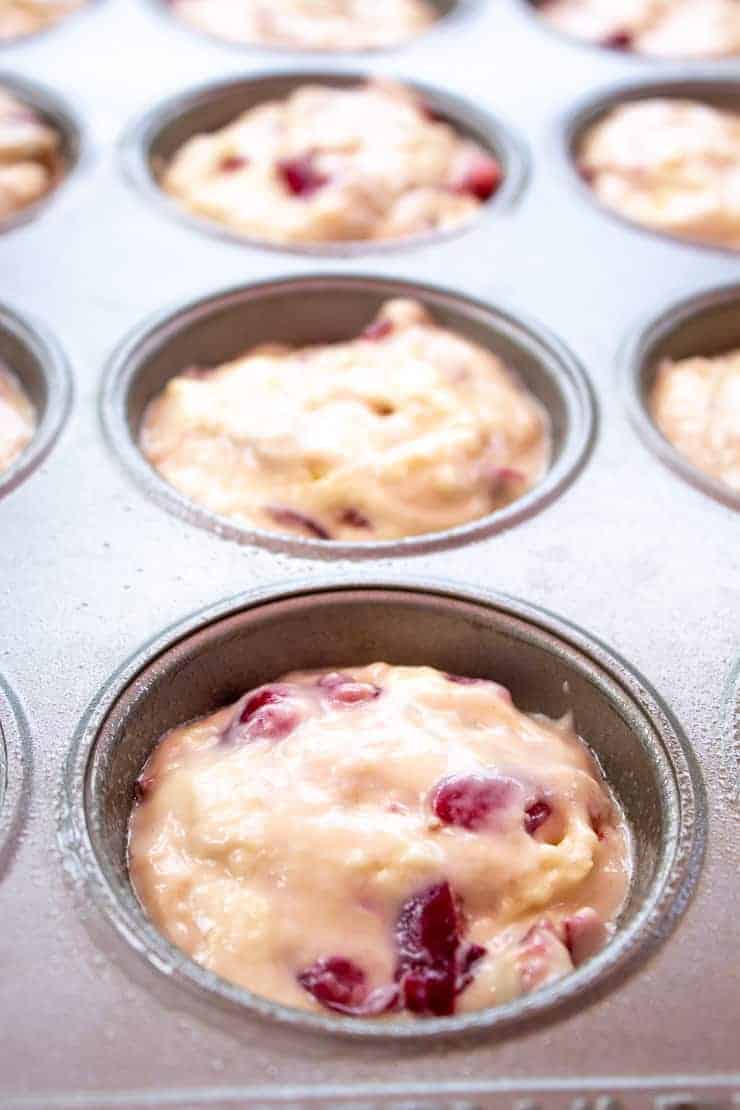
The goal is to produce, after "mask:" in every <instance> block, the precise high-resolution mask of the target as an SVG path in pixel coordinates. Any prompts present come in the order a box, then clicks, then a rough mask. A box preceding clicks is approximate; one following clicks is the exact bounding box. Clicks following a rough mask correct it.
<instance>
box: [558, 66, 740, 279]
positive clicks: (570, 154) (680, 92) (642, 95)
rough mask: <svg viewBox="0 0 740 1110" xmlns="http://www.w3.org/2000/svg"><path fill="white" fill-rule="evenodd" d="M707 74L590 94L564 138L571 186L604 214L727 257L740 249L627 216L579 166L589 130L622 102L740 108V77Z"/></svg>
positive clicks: (564, 127)
mask: <svg viewBox="0 0 740 1110" xmlns="http://www.w3.org/2000/svg"><path fill="white" fill-rule="evenodd" d="M681 73H683V71H681ZM704 73H705V74H706V75H698V76H696V77H692V78H685V77H683V76H681V75H680V74H677V75H676V76H675V77H671V78H668V79H665V80H659V81H652V80H651V81H640V82H630V83H629V84H620V85H615V86H611V87H609V88H607V89H605V90H604V91H602V92H600V93H598V94H597V95H596V96H595V97H594V96H589V97H588V99H585V100H582V101H580V102H579V103H578V104H576V106H575V107H574V108H572V109H571V110H570V111H569V112H568V114H567V115H566V117H565V118H564V120H563V121H562V122H561V123H560V125H559V128H558V130H559V143H560V147H561V152H562V154H563V156H564V159H565V162H566V166H567V170H568V177H569V179H570V182H571V185H574V186H575V187H576V189H577V191H578V193H579V195H580V196H582V197H584V198H587V199H588V200H589V202H590V203H591V204H592V205H593V206H594V207H595V208H597V209H598V211H599V212H601V213H602V214H603V215H605V216H607V217H609V218H610V219H611V220H613V221H616V222H617V223H618V224H621V225H622V226H623V227H626V228H630V229H631V230H632V231H633V232H636V233H639V234H643V235H648V236H649V237H650V238H653V239H656V238H657V239H662V240H663V241H667V242H670V243H675V244H678V245H679V246H681V247H683V248H684V249H686V248H689V249H692V250H701V251H712V252H719V253H720V254H721V255H724V256H726V257H727V256H729V257H731V258H740V252H738V251H737V250H735V249H734V248H732V247H726V246H722V244H720V243H709V242H707V241H706V240H703V239H694V238H689V237H688V236H682V235H674V234H673V233H672V232H670V231H663V230H661V229H660V228H653V227H649V226H648V225H647V224H640V223H638V222H637V221H636V220H632V219H630V218H629V217H628V216H625V215H622V213H621V212H618V211H616V209H613V208H609V207H607V205H605V204H603V203H602V202H601V201H600V200H599V198H598V197H597V196H596V194H595V192H594V191H593V189H592V188H591V186H590V185H589V184H588V182H586V181H584V180H583V178H582V176H581V174H580V173H579V171H578V152H579V150H580V147H581V144H582V142H583V139H584V138H585V136H586V133H587V132H588V131H589V130H590V128H592V127H593V126H594V125H595V124H597V123H599V122H600V121H601V120H602V119H604V117H605V116H606V115H607V113H608V112H610V111H611V110H612V109H613V108H618V107H620V106H621V105H622V104H632V103H635V102H636V101H639V100H651V99H654V98H664V99H669V100H671V99H673V100H698V101H700V102H702V103H704V104H708V105H710V106H711V107H714V108H720V109H727V110H731V111H736V112H740V80H732V79H730V78H722V77H716V76H713V75H712V74H710V73H707V72H706V69H705V70H704Z"/></svg>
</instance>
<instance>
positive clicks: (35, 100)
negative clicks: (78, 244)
mask: <svg viewBox="0 0 740 1110" xmlns="http://www.w3.org/2000/svg"><path fill="white" fill-rule="evenodd" d="M0 88H3V89H7V90H8V92H10V93H12V95H13V96H15V97H16V98H17V99H18V100H19V101H21V103H23V104H24V105H27V106H28V107H29V108H31V109H33V111H35V112H36V113H38V115H39V116H40V117H41V120H42V122H44V123H46V124H48V125H49V126H50V127H52V128H54V130H55V131H56V132H57V134H58V135H59V137H60V140H61V153H60V166H59V172H58V174H57V177H56V180H55V181H54V182H53V184H52V186H51V188H50V189H49V190H48V192H46V193H44V195H43V196H41V197H39V199H38V200H35V201H34V202H33V203H32V204H26V205H24V207H23V208H21V209H19V210H18V211H17V212H14V213H13V215H12V216H7V217H2V218H0V235H2V234H3V233H5V232H9V231H13V230H14V229H15V228H18V227H22V226H23V225H24V224H27V223H30V222H31V220H35V219H36V217H37V216H39V215H41V214H42V213H43V212H44V210H45V209H46V208H47V207H48V206H49V205H51V204H53V203H54V202H55V201H56V200H58V198H59V194H60V193H61V192H62V190H63V189H64V188H65V187H66V185H67V184H68V182H69V180H70V179H71V177H72V176H73V175H74V174H76V172H77V171H78V170H79V169H80V168H81V165H82V164H83V161H84V160H85V158H86V154H87V150H86V144H85V139H84V129H83V125H82V121H81V119H80V117H79V116H78V115H77V114H76V113H75V112H74V111H73V110H72V108H71V107H70V106H69V104H68V103H67V102H66V101H65V100H63V99H62V97H60V96H59V95H58V94H57V93H56V92H53V91H52V90H51V89H49V88H47V87H46V86H45V85H40V84H38V82H36V81H28V80H26V78H25V77H19V76H18V75H17V74H15V73H9V72H7V71H2V72H0Z"/></svg>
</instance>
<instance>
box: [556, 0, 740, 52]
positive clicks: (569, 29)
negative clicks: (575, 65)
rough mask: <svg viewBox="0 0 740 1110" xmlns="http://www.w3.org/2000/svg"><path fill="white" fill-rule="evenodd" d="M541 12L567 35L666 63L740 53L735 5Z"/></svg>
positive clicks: (584, 3) (616, 4)
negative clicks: (656, 58) (668, 60)
mask: <svg viewBox="0 0 740 1110" xmlns="http://www.w3.org/2000/svg"><path fill="white" fill-rule="evenodd" d="M540 10H541V12H542V14H543V16H544V17H545V19H547V20H548V21H549V22H550V23H552V24H553V26H555V27H557V28H558V30H560V31H564V32H565V33H566V34H570V35H575V36H576V37H577V38H581V39H586V40H587V41H588V42H593V43H597V44H599V45H600V46H607V47H611V48H613V49H617V50H634V51H636V52H637V53H640V54H651V55H654V56H656V57H664V58H719V57H722V56H731V55H736V54H740V4H738V0H544V2H543V3H542V4H541V7H540Z"/></svg>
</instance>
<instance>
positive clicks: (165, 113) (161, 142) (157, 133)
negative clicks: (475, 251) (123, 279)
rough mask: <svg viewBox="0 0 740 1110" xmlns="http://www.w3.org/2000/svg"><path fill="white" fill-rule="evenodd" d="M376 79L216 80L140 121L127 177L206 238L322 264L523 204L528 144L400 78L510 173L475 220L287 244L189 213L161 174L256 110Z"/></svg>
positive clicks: (295, 75) (433, 237)
mask: <svg viewBox="0 0 740 1110" xmlns="http://www.w3.org/2000/svg"><path fill="white" fill-rule="evenodd" d="M373 76H374V75H373V74H372V73H370V72H368V71H359V70H352V71H349V70H317V69H302V68H291V70H290V71H289V72H280V71H276V72H275V71H270V72H266V73H261V74H257V75H255V76H252V77H245V78H239V79H236V80H235V79H230V80H228V81H222V82H218V83H212V82H209V83H208V84H204V85H199V86H197V87H195V88H191V89H188V90H186V91H185V92H182V93H178V94H176V95H175V96H172V97H169V98H167V99H166V100H164V101H162V102H160V103H158V104H156V105H155V106H154V107H153V108H151V109H149V110H148V111H147V112H145V113H144V114H143V115H142V116H140V117H138V118H137V119H135V120H133V121H132V123H131V124H130V125H129V126H128V127H127V128H126V129H125V130H124V132H123V134H122V136H121V139H120V141H119V160H120V163H121V167H122V169H123V172H124V175H125V177H126V179H127V180H128V181H129V182H130V183H131V184H132V185H133V186H134V187H135V188H136V190H137V192H139V193H140V194H141V195H142V196H143V197H144V198H145V199H147V200H148V201H149V202H150V203H152V204H153V205H154V206H155V208H156V209H157V210H158V211H160V212H162V213H163V214H164V215H166V216H169V217H170V218H171V219H173V220H175V221H176V222H177V223H180V224H182V225H183V226H185V227H188V228H191V229H193V230H195V231H198V232H200V233H201V234H206V235H210V236H213V237H215V238H217V239H220V240H225V241H227V242H230V243H234V244H238V245H239V246H242V247H252V248H259V249H260V250H268V251H277V252H279V253H281V254H294V255H307V256H310V257H314V258H322V257H323V258H327V257H328V258H342V257H353V258H356V257H359V256H361V255H379V254H390V253H398V252H401V251H411V250H414V249H418V248H420V247H424V246H429V245H431V244H434V243H439V242H441V241H446V240H451V239H456V238H459V237H461V236H463V235H466V234H470V233H471V232H473V231H474V230H476V229H477V228H480V226H481V224H482V223H483V221H485V220H489V219H493V218H498V217H500V216H502V215H503V214H504V213H505V212H506V211H507V210H508V209H509V208H510V207H511V206H512V205H513V204H514V203H515V202H516V200H517V199H518V197H519V196H520V194H521V192H522V191H523V189H524V186H525V184H526V181H527V177H528V175H529V161H530V159H529V151H528V149H527V147H526V145H525V143H524V142H523V140H522V139H521V138H520V137H519V136H518V135H516V134H515V133H514V132H513V131H512V130H511V129H510V128H509V127H508V126H507V125H506V124H504V123H503V122H502V121H501V120H500V119H498V117H496V116H493V115H492V114H491V113H490V112H488V111H485V110H484V109H482V108H480V107H478V106H477V105H474V104H472V103H471V102H470V101H468V100H465V99H464V98H463V97H460V96H456V95H455V94H453V93H449V92H445V91H444V90H442V89H439V88H437V87H435V86H433V85H426V84H423V83H421V82H418V81H411V80H406V79H405V78H403V77H396V76H395V75H388V74H386V75H384V76H386V77H389V76H393V79H394V80H398V81H400V83H401V84H403V85H404V86H405V87H406V88H409V89H411V90H412V91H414V92H416V93H418V94H419V96H420V97H421V98H422V100H423V102H424V103H425V104H428V105H429V106H430V108H431V109H432V110H433V111H434V112H435V113H439V115H440V117H441V118H442V119H444V121H445V122H447V123H449V124H451V125H452V126H454V127H455V128H456V129H457V131H458V132H459V133H460V134H462V135H463V136H464V137H466V138H471V139H474V140H475V141H477V142H478V143H479V144H480V145H481V146H482V147H483V148H484V150H486V151H487V152H488V153H490V154H492V155H493V156H494V157H495V158H496V159H497V161H498V162H499V163H500V165H501V167H502V169H503V180H502V182H501V185H500V186H499V188H498V189H497V190H496V192H495V193H494V195H493V196H492V197H491V198H490V199H489V200H487V201H483V202H481V205H480V208H479V209H478V210H477V211H476V212H475V213H473V215H472V216H471V217H470V219H468V220H466V221H464V222H463V223H461V224H457V225H455V226H452V227H448V228H435V229H432V230H430V231H423V232H419V233H417V234H414V235H406V236H399V237H398V238H395V239H383V240H373V239H347V240H342V239H333V240H329V241H326V242H318V243H281V242H277V241H274V240H270V239H262V238H260V237H258V236H253V235H249V234H246V233H242V232H239V231H238V230H236V229H233V228H230V227H228V226H227V225H226V224H224V223H221V222H219V221H218V220H215V219H210V218H209V217H207V216H199V215H196V214H194V213H190V212H188V211H186V210H185V209H184V208H183V207H182V206H181V205H180V204H179V203H178V202H177V201H176V200H175V198H174V197H171V196H169V195H168V194H167V193H166V192H165V190H164V189H163V188H161V186H160V184H159V181H158V176H159V175H160V174H161V173H162V171H163V169H164V167H165V166H166V165H167V164H168V162H169V161H170V159H171V158H172V157H173V156H174V154H175V153H176V151H177V150H178V149H179V147H181V146H182V144H183V143H185V142H186V141H187V140H188V139H189V138H191V137H192V136H193V135H196V134H200V133H204V132H206V133H207V132H211V131H215V130H218V129H219V128H221V127H224V126H226V124H228V123H230V122H232V121H233V120H234V119H235V118H236V117H237V116H238V115H240V114H241V113H242V112H244V111H246V110H247V109H249V108H253V107H256V106H257V105H258V104H261V103H264V102H265V101H267V100H272V99H282V98H284V97H286V96H288V95H290V93H291V92H293V91H294V90H295V89H297V88H298V87H299V86H301V85H305V84H311V83H314V84H320V85H328V86H330V87H333V88H352V87H356V86H360V85H362V83H363V82H364V81H366V80H368V79H370V78H372V77H373Z"/></svg>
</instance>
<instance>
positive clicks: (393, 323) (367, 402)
mask: <svg viewBox="0 0 740 1110" xmlns="http://www.w3.org/2000/svg"><path fill="white" fill-rule="evenodd" d="M140 441H141V448H142V450H143V452H144V454H145V455H146V457H147V458H148V459H149V461H150V462H151V464H152V466H154V467H155V468H156V469H157V470H158V471H159V472H160V473H161V474H162V476H163V477H164V478H165V479H166V481H167V482H169V483H170V484H171V485H173V486H174V487H175V488H176V489H178V490H180V492H181V493H183V494H185V495H186V496H187V497H189V498H191V499H192V500H193V501H195V502H197V503H198V504H200V505H204V506H205V507H206V508H208V509H210V510H211V511H212V512H215V513H218V514H219V515H221V516H226V517H232V518H234V519H236V520H238V521H241V522H244V523H246V524H252V525H257V526H259V527H260V528H265V529H267V530H268V531H272V532H282V533H293V534H296V535H300V536H310V537H312V538H318V539H325V540H327V539H341V540H352V541H359V542H364V541H372V540H388V539H396V538H399V537H402V536H411V535H418V534H420V533H425V532H437V531H440V530H443V529H446V528H451V527H453V526H455V525H458V524H464V523H466V522H467V521H471V520H476V519H477V518H479V517H482V516H485V515H486V514H488V513H490V512H492V511H493V510H494V509H497V508H500V507H502V506H503V505H506V504H507V503H508V502H510V501H512V500H514V499H515V498H516V497H518V496H520V495H521V494H522V493H524V492H525V491H526V490H528V489H529V488H530V487H531V486H533V485H534V484H535V483H536V482H537V480H538V479H539V478H540V477H541V476H542V474H543V473H544V471H545V469H546V467H547V465H548V462H549V458H550V440H549V425H548V418H547V415H546V413H545V412H544V410H543V409H542V408H541V406H540V404H539V402H538V401H536V400H535V398H534V397H533V396H532V395H531V394H530V393H528V392H527V391H526V390H525V389H524V388H523V387H522V386H521V385H519V384H518V382H517V381H516V379H515V378H514V377H513V376H512V375H511V373H510V372H509V371H508V370H507V368H506V367H505V366H504V364H503V363H502V362H501V360H500V359H499V358H498V357H497V356H496V355H494V354H492V353H491V352H490V351H487V350H486V349H485V348H483V347H480V346H478V345H477V344H475V343H471V342H470V341H468V340H467V339H464V338H462V337H461V336H459V335H456V334H455V333H454V332H451V331H448V330H446V329H444V328H441V327H438V326H437V325H436V324H435V323H434V322H433V321H432V319H431V317H430V316H429V315H428V313H427V312H426V310H425V309H424V308H423V307H422V306H421V305H420V304H418V303H416V302H414V301H408V300H396V301H389V302H387V303H386V304H385V305H384V306H383V308H382V309H381V310H380V312H379V314H378V316H377V317H376V319H375V320H374V321H373V322H372V323H370V324H369V326H368V327H367V328H366V329H365V332H364V333H363V335H361V336H360V337H359V338H358V339H354V340H349V341H347V342H344V343H332V344H329V345H327V346H317V347H305V348H298V349H294V348H290V347H285V346H280V345H278V344H275V345H265V346H261V347H256V348H254V349H253V350H251V351H249V352H247V353H246V354H245V355H243V356H242V357H241V358H238V359H235V360H234V361H233V362H229V363H227V364H226V365H224V366H220V367H217V368H216V369H213V370H200V369H193V370H190V371H187V372H185V373H184V374H180V375H178V376H177V377H175V378H172V379H171V380H170V381H169V382H168V384H167V386H166V387H165V389H164V391H163V392H162V393H161V394H160V395H159V397H157V398H155V399H154V400H153V401H152V402H151V403H150V404H149V405H148V407H147V409H146V411H145V413H144V418H143V422H142V428H141V435H140Z"/></svg>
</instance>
